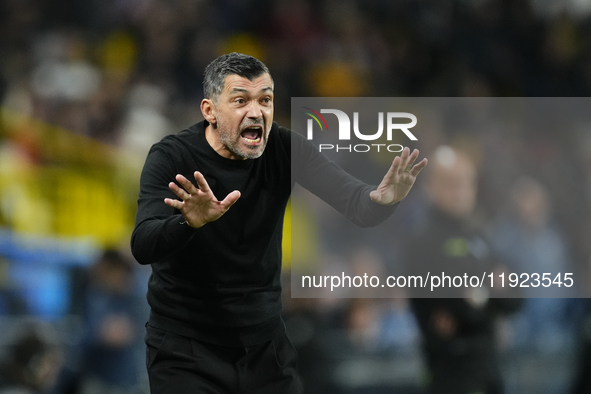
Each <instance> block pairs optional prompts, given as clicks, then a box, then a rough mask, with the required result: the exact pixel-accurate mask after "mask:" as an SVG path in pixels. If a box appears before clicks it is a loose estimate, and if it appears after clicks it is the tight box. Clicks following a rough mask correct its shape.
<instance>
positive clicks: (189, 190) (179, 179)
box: [175, 174, 197, 197]
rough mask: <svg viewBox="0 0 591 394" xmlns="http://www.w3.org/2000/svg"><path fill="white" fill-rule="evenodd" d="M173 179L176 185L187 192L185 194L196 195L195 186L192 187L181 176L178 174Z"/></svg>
mask: <svg viewBox="0 0 591 394" xmlns="http://www.w3.org/2000/svg"><path fill="white" fill-rule="evenodd" d="M175 179H176V181H177V182H178V183H180V184H181V186H182V187H183V188H184V189H185V190H186V191H187V193H189V194H197V188H195V185H193V184H192V183H191V182H190V181H189V180H188V179H187V178H185V177H184V176H182V175H181V174H178V175H177V176H176V178H175ZM179 197H180V196H179Z"/></svg>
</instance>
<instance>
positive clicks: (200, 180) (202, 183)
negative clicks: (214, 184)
mask: <svg viewBox="0 0 591 394" xmlns="http://www.w3.org/2000/svg"><path fill="white" fill-rule="evenodd" d="M194 176H195V180H196V181H197V186H199V189H200V190H201V191H202V192H205V193H209V192H210V191H211V189H210V188H209V184H208V183H207V181H206V180H205V177H204V176H203V174H202V173H200V172H199V171H195V174H194Z"/></svg>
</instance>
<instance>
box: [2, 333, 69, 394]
mask: <svg viewBox="0 0 591 394" xmlns="http://www.w3.org/2000/svg"><path fill="white" fill-rule="evenodd" d="M46 330H47V327H37V326H36V325H28V323H27V325H25V326H23V327H19V332H20V334H19V336H18V338H17V339H16V341H15V342H14V343H12V344H11V345H10V346H9V348H8V353H7V356H6V359H5V360H4V363H3V364H2V366H1V369H0V394H43V393H49V392H50V390H51V389H52V388H53V387H54V385H55V383H56V380H57V377H58V375H59V372H60V370H61V368H62V365H63V362H62V354H61V351H60V349H59V347H58V346H57V344H55V343H54V342H53V341H51V340H50V339H49V335H48V333H47V332H46Z"/></svg>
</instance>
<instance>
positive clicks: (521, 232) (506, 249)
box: [490, 178, 574, 353]
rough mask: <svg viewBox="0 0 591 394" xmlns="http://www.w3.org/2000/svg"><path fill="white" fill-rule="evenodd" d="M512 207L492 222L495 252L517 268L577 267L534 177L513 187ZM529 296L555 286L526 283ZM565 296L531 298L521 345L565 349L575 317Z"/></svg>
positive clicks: (521, 320)
mask: <svg viewBox="0 0 591 394" xmlns="http://www.w3.org/2000/svg"><path fill="white" fill-rule="evenodd" d="M509 206H510V207H511V209H510V210H508V211H506V212H503V213H502V214H501V215H499V217H498V218H497V219H496V220H495V221H494V222H493V223H492V224H491V228H490V240H491V244H492V246H493V248H494V250H495V252H496V254H497V255H498V256H499V257H500V258H501V260H503V262H505V263H506V264H508V266H509V269H510V270H511V271H513V272H516V273H534V272H536V273H538V272H539V273H544V272H547V273H551V274H552V275H551V276H552V278H553V279H554V277H555V275H556V274H558V273H563V272H572V268H573V267H571V266H570V265H569V260H570V258H569V256H568V253H567V246H566V245H565V243H564V240H563V239H562V236H561V235H560V232H559V231H558V229H557V228H556V227H555V226H554V225H553V224H552V221H551V219H552V211H551V204H550V200H549V193H548V192H547V190H546V189H545V188H544V187H543V186H542V185H541V184H540V183H539V182H538V181H536V180H535V179H532V178H520V179H518V180H517V181H516V182H515V184H514V185H513V188H512V190H511V202H510V204H509ZM522 291H523V292H524V296H529V297H536V296H537V297H540V296H542V295H543V296H545V297H548V296H549V295H551V288H550V289H545V288H544V289H542V290H541V289H540V288H535V287H529V288H524V289H523V290H522ZM568 302H569V300H567V299H563V298H530V299H527V300H526V302H525V304H524V307H523V310H522V311H521V313H520V314H519V315H518V316H517V319H516V322H515V324H516V330H517V332H516V333H515V335H516V338H515V339H514V340H515V342H516V345H517V346H525V347H529V348H531V349H533V350H535V351H537V352H542V353H553V352H561V351H564V350H565V349H566V348H567V347H568V345H569V344H571V343H572V335H573V334H574V332H573V328H572V327H573V321H572V320H571V321H569V319H568V313H567V309H566V306H567V305H568Z"/></svg>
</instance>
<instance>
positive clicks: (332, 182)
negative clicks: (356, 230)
mask: <svg viewBox="0 0 591 394" xmlns="http://www.w3.org/2000/svg"><path fill="white" fill-rule="evenodd" d="M291 151H292V158H291V160H292V163H291V166H292V178H293V180H294V181H295V182H297V183H298V184H300V185H301V186H303V187H304V188H306V189H307V190H309V191H310V192H312V193H313V194H315V195H316V196H318V197H319V198H321V199H322V200H323V201H325V202H326V203H328V204H329V205H331V206H332V207H333V208H335V209H336V210H337V211H339V212H340V213H341V214H343V215H344V216H345V217H346V218H347V219H349V220H350V221H351V222H353V223H355V224H356V225H358V226H360V227H372V226H376V225H378V224H380V223H381V222H383V221H384V220H386V219H387V218H388V217H390V216H391V215H392V214H393V213H394V211H395V210H396V207H397V206H398V204H399V203H396V204H393V205H381V204H378V203H376V202H374V201H373V200H372V199H371V198H370V197H369V193H370V192H371V191H372V190H375V189H376V186H371V185H367V184H366V183H364V182H362V181H360V180H359V179H357V178H355V177H353V176H352V175H350V174H349V173H347V172H346V171H345V170H343V169H342V168H341V167H339V166H338V165H337V164H336V163H334V162H333V161H331V160H329V159H328V158H327V157H326V156H325V155H324V154H323V153H321V152H319V150H318V147H316V146H315V145H314V144H312V143H311V142H310V141H308V140H306V139H305V138H304V137H303V136H302V135H300V134H298V133H296V132H291ZM386 170H387V169H384V173H385V172H386Z"/></svg>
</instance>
